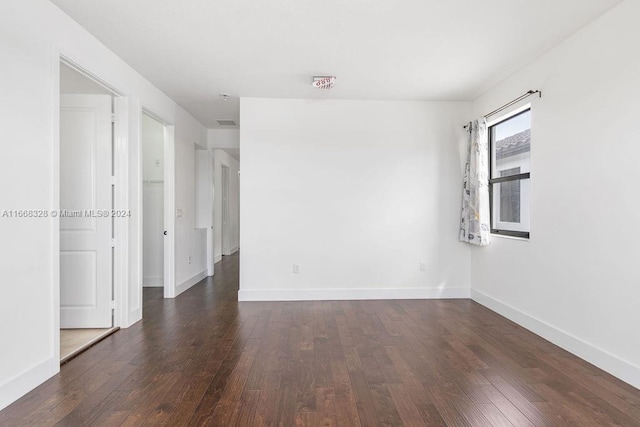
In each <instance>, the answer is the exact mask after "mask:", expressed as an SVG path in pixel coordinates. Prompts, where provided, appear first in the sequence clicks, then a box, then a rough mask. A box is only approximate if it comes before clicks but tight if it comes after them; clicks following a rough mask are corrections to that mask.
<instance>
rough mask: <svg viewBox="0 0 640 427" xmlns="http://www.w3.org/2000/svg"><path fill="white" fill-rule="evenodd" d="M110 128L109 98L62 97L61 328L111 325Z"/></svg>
mask: <svg viewBox="0 0 640 427" xmlns="http://www.w3.org/2000/svg"><path fill="white" fill-rule="evenodd" d="M111 132H112V130H111V96H109V95H61V97H60V209H61V212H60V327H61V328H104V327H111V326H112V317H111V295H112V289H111V287H112V278H111V277H112V267H111V265H112V247H111V239H112V229H113V225H112V218H111V216H110V211H111V208H112V184H111V176H112V167H111V164H112V154H113V152H112V137H111ZM105 212H106V213H107V214H108V215H107V216H106V217H104V214H105Z"/></svg>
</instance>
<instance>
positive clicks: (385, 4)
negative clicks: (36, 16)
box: [52, 0, 621, 128]
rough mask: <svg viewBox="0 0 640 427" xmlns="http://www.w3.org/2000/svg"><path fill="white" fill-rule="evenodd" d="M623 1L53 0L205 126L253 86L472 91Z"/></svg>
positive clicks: (275, 90) (263, 93) (296, 93)
mask: <svg viewBox="0 0 640 427" xmlns="http://www.w3.org/2000/svg"><path fill="white" fill-rule="evenodd" d="M620 1H621V0H588V1H586V0H562V1H559V0H535V1H532V0H483V1H481V2H479V1H477V0H447V1H443V0H395V1H391V0H321V1H304V0H188V1H184V0H183V1H178V0H135V1H132V0H109V1H97V0H93V1H90V0H52V2H53V3H55V4H56V5H58V6H59V7H60V8H61V9H62V10H63V11H65V12H66V13H67V14H69V15H70V16H71V17H73V18H74V19H75V20H76V21H78V22H79V23H80V24H81V25H82V26H84V27H85V28H86V29H87V30H89V31H90V32H91V33H92V34H94V35H95V36H96V37H97V38H98V39H100V40H101V41H102V42H103V43H104V44H105V45H107V46H108V47H109V48H111V49H112V50H113V51H114V52H115V53H116V54H118V55H119V56H120V57H121V58H123V59H124V60H125V61H126V62H128V63H129V64H130V65H131V66H133V68H135V69H136V70H137V71H138V72H140V73H141V74H142V75H143V76H145V77H146V78H147V79H148V80H150V81H151V82H152V83H153V84H155V85H156V86H157V87H158V88H160V89H161V90H163V91H164V92H165V93H166V94H167V95H169V96H170V97H172V98H173V99H175V100H176V101H177V102H178V103H179V104H180V105H182V106H183V107H184V108H185V109H186V110H188V111H189V112H190V113H191V114H193V115H194V116H195V117H196V118H197V119H198V120H200V121H201V122H202V124H204V125H205V126H206V127H209V128H219V127H220V126H219V125H218V124H217V122H216V119H233V120H236V121H238V119H239V117H238V116H239V101H238V98H239V97H247V96H249V97H277V98H339V99H398V100H472V99H474V98H475V97H477V96H478V95H480V94H482V93H483V92H485V91H486V90H488V89H489V88H491V87H492V86H493V85H495V84H497V83H498V82H500V81H501V80H502V79H504V78H505V77H507V76H509V75H510V74H512V73H513V72H514V71H516V70H517V69H519V68H520V67H522V66H524V65H526V64H527V63H528V62H530V61H532V60H533V59H535V58H536V57H537V56H539V55H540V54H542V53H543V52H545V51H546V50H548V49H550V48H551V47H553V46H555V45H556V44H558V43H559V42H561V41H562V40H564V39H565V38H567V37H568V36H569V35H571V34H573V33H574V32H576V31H577V30H578V29H580V28H581V27H583V26H584V25H586V24H587V23H589V22H591V21H592V20H593V19H595V18H596V17H598V16H599V15H601V14H602V13H604V12H605V11H606V10H608V9H610V8H611V7H613V6H614V5H616V4H617V3H619V2H620ZM313 75H335V76H337V80H336V86H335V88H334V89H332V90H329V91H327V90H318V89H313V88H312V87H311V80H312V76H313ZM219 93H228V94H229V95H231V97H232V98H231V99H230V100H229V101H227V102H224V101H222V100H220V99H219V98H218V94H219Z"/></svg>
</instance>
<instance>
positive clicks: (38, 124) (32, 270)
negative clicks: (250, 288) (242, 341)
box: [0, 0, 206, 408]
mask: <svg viewBox="0 0 640 427" xmlns="http://www.w3.org/2000/svg"><path fill="white" fill-rule="evenodd" d="M58 52H62V53H63V54H64V55H66V56H67V57H68V58H70V59H71V60H73V61H75V62H77V63H78V64H80V65H81V66H82V67H84V68H85V69H86V70H88V71H89V72H91V73H93V74H95V75H97V76H98V77H100V78H101V79H102V80H104V81H106V82H108V83H110V84H111V85H112V86H113V87H115V88H117V89H118V90H119V91H120V92H121V93H123V94H126V95H127V96H128V97H129V100H130V105H131V106H133V107H136V108H135V109H134V110H133V111H131V112H130V118H131V121H130V123H129V141H128V142H129V144H130V145H131V147H133V148H132V149H134V148H135V147H137V149H138V150H139V151H141V150H140V140H139V139H140V110H139V107H140V106H141V105H143V106H145V107H147V108H148V109H150V110H151V111H153V112H154V113H155V114H156V115H158V116H159V117H161V118H163V119H164V120H166V121H167V123H170V124H172V125H174V126H175V140H176V152H177V153H176V155H177V164H176V175H177V177H178V179H177V185H176V194H178V195H179V196H178V197H177V201H176V203H177V205H178V206H182V207H183V209H185V210H188V209H189V206H190V204H191V205H193V191H187V190H188V187H191V188H192V187H193V174H192V173H191V174H189V176H191V178H189V177H187V176H185V177H184V178H182V176H183V175H186V172H185V171H189V172H192V170H193V169H192V166H193V165H192V163H193V157H194V155H193V144H194V142H197V143H199V144H201V145H203V146H204V145H205V144H206V133H205V130H204V128H203V127H202V126H201V125H200V123H198V122H197V121H196V120H195V119H194V118H193V117H191V116H190V115H189V114H187V113H186V112H185V111H184V110H182V109H181V108H180V107H179V106H178V105H177V104H176V103H175V102H173V101H172V100H171V99H170V98H168V97H167V96H166V95H164V94H163V93H162V92H161V91H159V90H158V89H156V88H155V87H154V86H153V85H151V84H150V83H149V82H148V81H146V80H145V79H144V78H143V77H142V76H140V75H139V74H138V73H136V72H135V71H134V70H133V69H132V68H131V67H129V66H128V65H127V64H125V63H124V62H123V61H122V60H121V59H120V58H119V57H117V56H116V55H115V54H114V53H113V52H111V51H109V50H108V49H107V48H106V47H105V46H103V45H102V44H101V43H100V42H99V41H98V40H96V39H95V38H94V37H93V36H91V35H90V34H89V33H88V32H87V31H85V30H84V29H82V28H81V27H80V26H79V25H78V24H77V23H76V22H75V21H73V20H72V19H71V18H69V17H68V16H67V15H65V14H64V13H62V12H61V11H60V10H59V9H58V8H56V7H55V6H54V5H53V4H51V3H50V2H49V1H48V0H29V1H5V2H0V64H2V66H1V67H0V76H1V78H0V92H1V93H2V96H1V97H0V120H1V122H2V130H3V140H4V141H5V142H4V143H3V155H2V156H0V182H2V183H3V185H1V186H0V204H1V205H2V206H1V207H0V209H2V210H4V209H45V210H51V209H56V208H58V207H59V201H58V196H57V194H56V192H55V191H54V189H55V188H56V184H55V179H54V177H55V176H56V175H55V169H54V165H55V159H56V156H57V154H56V152H54V141H55V140H56V138H54V134H55V133H56V132H57V119H56V118H57V112H56V99H57V97H58V93H57V92H58V89H57V86H58V84H57V81H58V78H59V57H58ZM132 155H133V157H132V161H134V162H135V161H136V160H140V158H139V157H137V158H136V155H135V153H132ZM138 156H139V154H138ZM189 160H190V161H189ZM139 165H141V162H140V163H139V164H136V163H133V166H132V168H131V170H130V174H131V175H130V177H129V178H130V185H131V186H132V189H133V191H132V196H131V200H132V202H135V200H136V198H139V197H141V194H140V191H141V187H142V184H141V178H142V174H141V171H140V166H139ZM190 166H191V169H189V167H190ZM136 173H137V175H136ZM136 185H138V186H139V190H136ZM182 194H191V196H190V197H191V199H188V198H186V199H185V198H181V196H180V195H182ZM140 203H141V202H140ZM134 208H135V205H134ZM132 215H133V217H132V218H131V219H130V222H131V224H136V223H137V222H138V221H139V218H138V217H137V216H139V215H140V212H139V210H136V209H134V210H133V211H132ZM132 231H135V230H132ZM178 231H179V234H178V235H177V239H176V260H177V261H176V263H177V266H176V273H177V275H178V277H179V278H180V277H187V276H189V273H191V271H196V270H198V269H202V268H205V267H203V266H204V263H205V260H204V255H203V254H204V252H205V246H204V244H205V242H204V239H203V238H200V234H202V233H197V232H195V231H194V229H193V227H191V228H189V227H179V230H178ZM57 232H58V231H57V222H56V221H55V220H51V219H36V220H11V219H6V218H0V235H1V236H2V239H0V278H1V280H2V285H3V286H2V288H3V292H4V294H3V296H2V298H0V325H1V326H0V342H2V343H3V344H2V363H0V408H2V407H4V406H6V405H7V404H9V403H10V402H11V401H13V400H15V399H16V398H18V397H19V396H21V395H22V394H24V393H25V392H27V391H28V390H30V389H32V388H33V387H35V386H36V385H38V384H40V383H41V382H43V381H44V380H46V379H47V378H49V377H50V376H52V375H54V374H55V373H56V372H58V370H59V335H58V332H59V292H60V291H59V280H58V264H59V259H58V256H59V255H58V250H59V246H58V245H57V242H58V240H57ZM141 237H142V236H141V233H140V235H139V238H140V239H141ZM131 239H132V240H131V246H130V248H129V249H130V251H131V252H130V253H131V256H132V257H135V256H136V254H137V253H140V252H139V248H140V244H141V241H139V240H136V239H138V237H136V235H135V233H132V235H131ZM187 251H189V252H191V253H193V255H194V262H193V263H192V265H191V266H190V267H189V268H187V267H186V265H185V264H186V262H184V259H185V258H186V256H185V255H186V252H187ZM140 261H141V256H140ZM129 280H130V283H129V284H130V295H129V297H130V299H129V304H130V305H129V311H130V314H132V315H133V316H134V317H132V318H129V319H128V323H127V324H125V325H123V326H128V324H130V323H131V322H134V321H136V320H138V318H139V317H138V318H136V317H135V316H136V315H137V316H139V314H140V313H141V311H140V308H141V301H140V299H139V296H140V290H141V287H142V271H139V270H136V269H135V266H133V265H132V266H131V271H130V277H129Z"/></svg>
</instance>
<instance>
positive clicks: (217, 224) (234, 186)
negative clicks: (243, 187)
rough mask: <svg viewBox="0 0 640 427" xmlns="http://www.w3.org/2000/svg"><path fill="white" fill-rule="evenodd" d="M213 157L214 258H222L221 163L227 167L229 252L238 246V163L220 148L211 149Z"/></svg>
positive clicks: (217, 259)
mask: <svg viewBox="0 0 640 427" xmlns="http://www.w3.org/2000/svg"><path fill="white" fill-rule="evenodd" d="M213 158H214V169H213V171H214V178H213V180H214V214H213V221H214V222H213V224H214V225H213V229H214V259H215V261H216V262H217V261H219V260H220V259H221V258H222V255H223V252H222V165H224V166H227V167H228V168H229V201H228V204H229V206H228V208H229V225H228V227H229V231H228V233H229V234H228V235H229V253H226V254H224V255H230V254H232V253H234V252H236V251H237V250H238V249H239V248H240V199H239V197H240V196H239V193H240V182H239V179H240V178H239V175H238V171H239V170H240V163H239V162H238V161H237V160H236V159H234V158H233V157H231V156H230V155H229V154H227V153H226V152H224V151H222V150H214V151H213Z"/></svg>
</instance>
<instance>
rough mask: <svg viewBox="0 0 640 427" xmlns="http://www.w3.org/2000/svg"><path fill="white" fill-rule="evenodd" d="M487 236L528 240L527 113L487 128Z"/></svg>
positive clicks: (529, 164) (529, 160)
mask: <svg viewBox="0 0 640 427" xmlns="http://www.w3.org/2000/svg"><path fill="white" fill-rule="evenodd" d="M489 150H490V153H489V155H490V156H491V162H490V175H489V197H490V200H491V202H490V206H491V232H492V233H494V234H501V235H507V236H515V237H525V238H528V237H529V184H530V180H531V178H530V172H531V109H530V108H527V109H525V110H524V111H520V112H518V113H516V114H513V115H511V116H509V117H507V118H505V119H503V120H500V121H498V122H497V123H495V124H493V125H491V126H490V127H489Z"/></svg>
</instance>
